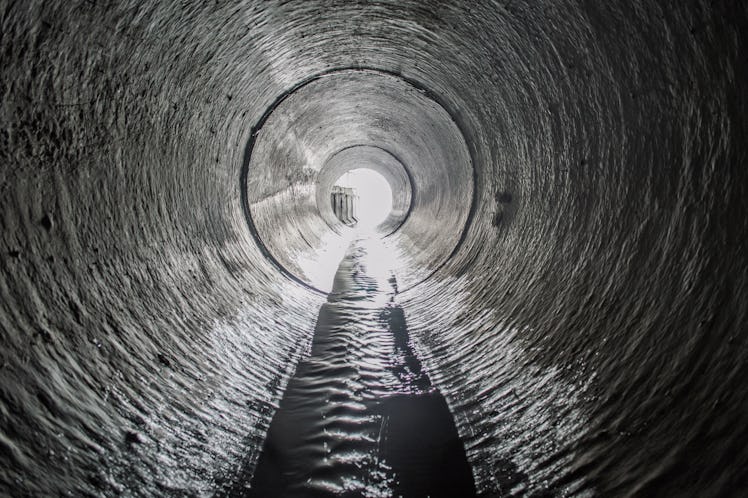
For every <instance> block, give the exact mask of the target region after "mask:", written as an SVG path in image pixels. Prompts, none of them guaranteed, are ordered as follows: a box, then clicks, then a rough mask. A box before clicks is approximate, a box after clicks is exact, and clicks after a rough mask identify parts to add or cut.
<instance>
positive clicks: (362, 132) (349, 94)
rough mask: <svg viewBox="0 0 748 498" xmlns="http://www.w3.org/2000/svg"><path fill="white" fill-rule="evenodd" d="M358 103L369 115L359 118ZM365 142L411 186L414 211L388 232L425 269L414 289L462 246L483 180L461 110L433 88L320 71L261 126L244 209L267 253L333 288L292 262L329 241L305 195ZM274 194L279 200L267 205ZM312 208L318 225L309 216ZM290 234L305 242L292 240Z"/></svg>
mask: <svg viewBox="0 0 748 498" xmlns="http://www.w3.org/2000/svg"><path fill="white" fill-rule="evenodd" d="M310 85H311V86H310ZM307 87H309V88H310V89H309V90H307ZM338 90H340V92H341V93H340V94H339V93H337V92H338ZM358 91H362V92H363V97H362V98H359V97H360V96H359V95H358V94H357V93H356V92H358ZM367 91H368V92H369V93H366V92H367ZM304 92H306V93H304ZM341 95H342V96H341ZM387 99H389V100H387ZM358 106H362V107H363V110H362V114H363V115H364V118H361V117H360V116H359V115H358V114H357V112H358V111H357V110H356V109H357V108H358ZM367 106H368V107H367ZM377 106H378V107H377ZM354 107H355V108H356V109H354ZM340 108H345V109H344V110H342V111H341V110H340ZM310 109H311V110H310ZM336 112H337V114H336ZM317 115H322V116H323V117H322V118H320V122H316V121H314V119H316V116H317ZM325 116H326V117H327V121H325V120H324V117H325ZM333 118H334V119H333ZM408 119H410V120H411V121H408ZM317 125H319V126H317ZM411 125H413V126H414V127H413V129H410V128H409V127H410V126H411ZM351 129H352V130H353V131H350V130H351ZM315 134H316V135H315ZM411 135H412V136H411ZM341 136H342V138H341ZM362 146H363V147H371V148H372V149H370V150H373V149H381V150H382V151H384V152H386V153H387V154H389V155H390V156H392V157H393V158H395V159H396V160H397V162H398V163H400V164H401V165H403V169H404V170H405V172H406V175H407V179H408V181H409V183H410V194H411V199H412V202H411V206H410V209H408V210H407V214H406V215H405V216H403V218H402V221H400V222H399V224H398V223H393V224H392V225H391V230H389V231H388V232H387V233H386V235H388V236H392V235H393V234H394V235H397V238H398V240H399V239H402V240H403V241H404V247H405V248H406V251H408V252H411V253H412V254H413V255H414V256H413V264H411V265H410V266H409V267H413V268H418V275H416V273H414V277H413V278H412V279H411V281H410V282H408V283H407V285H406V282H403V284H404V285H403V288H408V287H412V286H413V285H415V284H416V283H418V282H420V281H423V280H425V278H428V277H429V276H431V275H433V274H434V273H435V272H436V271H438V269H439V268H441V267H442V266H443V265H444V264H445V263H446V261H447V260H449V259H450V258H451V257H452V256H453V255H454V254H455V252H456V251H457V249H458V248H459V245H460V244H461V243H462V241H463V240H464V238H465V233H466V231H467V230H468V226H469V224H470V222H471V220H472V218H473V213H474V210H475V199H474V196H473V192H474V191H475V182H476V178H475V173H474V168H473V161H472V157H471V154H470V150H469V148H468V146H467V144H466V143H465V140H464V136H463V134H462V130H461V128H460V126H458V123H457V122H456V121H455V119H454V115H453V114H452V113H450V112H448V111H447V109H445V107H444V106H443V105H442V104H441V103H440V102H439V99H438V98H437V97H436V96H435V95H434V94H433V93H432V92H430V91H429V90H428V89H426V88H425V87H424V86H423V85H422V84H420V83H418V82H414V81H412V80H410V79H407V78H403V77H401V76H400V75H398V74H395V73H392V72H389V71H381V70H377V69H371V68H339V69H334V70H330V71H326V72H324V73H320V74H317V75H315V76H312V77H310V78H308V79H306V80H304V81H303V82H302V83H300V84H298V85H296V86H295V87H293V88H292V89H290V90H289V91H287V92H285V93H284V94H283V95H281V96H280V97H279V98H278V99H276V101H275V102H273V104H272V105H271V106H270V107H269V108H268V109H267V110H266V111H265V113H264V114H263V115H262V117H261V119H260V120H259V121H258V123H257V124H256V125H255V126H254V127H253V128H252V130H251V132H250V137H249V139H248V142H247V146H246V148H245V154H244V161H243V165H242V169H241V175H240V197H241V202H242V209H243V211H244V215H245V219H246V221H247V224H248V226H249V229H250V232H251V233H252V235H253V237H254V239H255V242H256V243H257V245H258V247H259V248H260V250H261V252H262V254H263V256H264V257H265V258H266V259H268V260H269V261H270V262H271V263H272V264H273V265H274V266H275V267H276V268H277V269H278V270H279V271H281V272H282V273H283V274H284V275H286V276H287V277H288V278H290V279H292V280H294V281H296V282H297V283H300V284H302V285H304V286H305V287H308V288H310V289H313V290H316V291H320V292H324V291H322V290H321V289H320V287H319V286H317V285H314V283H313V282H310V281H309V278H307V277H308V276H307V275H305V274H304V271H303V270H302V269H301V268H300V267H299V266H298V265H297V264H295V262H294V261H293V260H292V259H293V258H298V254H299V253H300V252H303V251H307V253H309V254H311V253H312V252H314V250H315V248H318V247H319V244H320V237H321V234H320V229H319V227H322V226H324V227H325V229H326V230H329V226H328V223H326V222H325V221H324V220H323V219H322V218H323V217H322V216H321V213H319V212H318V209H317V206H316V204H317V202H315V201H313V202H308V200H307V199H306V197H308V193H309V191H308V189H309V188H312V189H313V190H314V187H313V185H314V184H315V179H317V178H318V176H319V174H320V172H321V170H322V168H323V167H324V165H325V164H326V163H327V162H328V161H329V160H330V158H331V157H333V156H335V155H336V154H338V153H342V151H344V150H347V149H352V150H355V149H356V147H362ZM360 150H363V149H360ZM410 163H414V164H415V165H414V168H415V166H419V167H417V168H415V169H414V168H411V167H410V166H411V164H410ZM289 189H291V190H289ZM284 191H286V193H285V194H284V193H283V192H284ZM289 192H290V193H289ZM406 193H407V190H406ZM284 195H285V197H284ZM396 195H397V194H396ZM274 196H275V198H274V199H271V198H272V197H274ZM312 197H313V196H312ZM301 198H304V199H302V200H301V201H300V200H299V199H301ZM268 199H269V200H270V201H272V202H265V201H267V200H268ZM305 203H306V204H305ZM312 206H313V209H310V208H311V207H312ZM283 209H286V211H283ZM268 210H270V211H268ZM310 213H311V214H310ZM312 214H313V215H314V217H316V218H317V219H318V221H314V220H311V219H310V216H311V215H312ZM258 216H259V217H258ZM435 226H439V227H440V228H441V231H439V232H437V231H436V230H435V229H434V227H435ZM310 227H313V228H310ZM398 227H400V230H399V231H398ZM284 230H285V235H284V233H281V232H283V231H284ZM284 236H285V237H286V238H285V239H284ZM289 237H290V238H294V239H296V240H291V241H290V242H289ZM274 239H276V240H274ZM310 250H311V251H310ZM289 255H290V256H289ZM305 257H306V256H305ZM307 259H308V258H307ZM305 261H306V260H305ZM306 262H307V263H308V261H306ZM424 275H425V276H424ZM406 279H407V277H406Z"/></svg>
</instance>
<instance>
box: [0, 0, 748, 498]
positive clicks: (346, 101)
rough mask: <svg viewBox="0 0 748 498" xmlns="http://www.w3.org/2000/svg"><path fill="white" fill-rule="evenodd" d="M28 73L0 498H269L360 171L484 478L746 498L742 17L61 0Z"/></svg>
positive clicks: (1, 21) (453, 6)
mask: <svg viewBox="0 0 748 498" xmlns="http://www.w3.org/2000/svg"><path fill="white" fill-rule="evenodd" d="M0 59H1V60H2V67H3V68H4V70H3V72H2V74H0V95H2V99H0V109H1V111H0V112H1V113H2V114H1V115H2V120H1V121H0V144H2V146H1V147H0V154H1V155H2V158H1V162H0V168H2V176H1V177H0V224H1V225H0V226H1V227H2V232H1V233H2V235H1V236H0V262H1V264H2V266H1V267H0V331H1V332H2V333H1V335H0V337H1V339H0V341H1V345H0V351H1V352H2V357H1V358H0V468H1V469H2V470H1V471H0V494H3V495H10V496H50V495H69V494H72V495H81V496H101V495H104V496H117V495H122V494H124V495H132V496H164V495H173V496H184V495H195V496H197V495H200V496H202V495H216V496H233V495H236V494H239V495H241V494H243V493H244V491H243V490H245V488H246V486H248V485H249V484H250V480H251V477H252V475H253V474H254V471H255V469H256V467H257V465H258V462H259V461H260V459H261V454H262V448H263V444H264V442H265V441H266V438H267V436H268V433H269V431H270V429H271V421H273V419H274V416H276V414H278V413H280V410H279V406H282V405H283V401H282V399H283V397H284V393H286V392H287V391H286V389H287V387H288V386H292V385H293V382H292V379H293V378H294V375H295V372H297V367H299V368H301V366H303V365H304V362H305V361H307V360H308V359H309V358H310V354H311V353H312V352H313V351H314V347H315V346H314V344H315V342H314V341H315V337H317V335H318V334H316V333H315V326H316V324H318V322H319V319H320V316H321V310H323V309H325V308H324V307H325V306H327V305H329V304H330V303H329V300H330V299H333V298H336V293H335V292H333V289H334V288H335V285H336V274H337V273H336V272H337V271H338V269H339V267H340V268H343V267H344V265H345V264H348V263H346V261H349V262H350V258H349V257H348V256H347V254H348V253H347V251H349V248H350V247H355V245H353V246H352V245H351V244H355V243H356V242H355V241H357V240H359V239H360V237H361V233H360V231H357V230H356V227H355V226H349V224H346V223H344V222H343V221H342V220H341V219H340V218H339V217H338V216H336V214H335V212H334V209H333V206H332V203H331V197H330V196H331V193H332V191H333V188H334V186H335V185H336V183H337V182H338V180H339V179H340V178H341V176H344V175H345V174H346V173H347V172H350V171H352V170H354V169H356V168H367V169H369V170H372V171H374V172H376V173H377V174H379V175H381V176H382V177H383V178H384V179H385V180H386V181H387V183H388V184H389V186H390V188H391V190H392V208H391V210H390V212H389V214H388V216H387V217H386V218H385V219H384V220H383V221H382V222H381V223H380V224H378V225H377V226H376V227H373V228H374V229H373V230H372V231H371V233H369V234H368V237H369V239H371V240H376V244H377V245H376V247H381V248H382V251H384V252H386V253H387V254H388V255H390V259H389V260H388V261H390V263H391V264H390V265H389V266H388V267H387V268H386V271H387V272H388V273H387V275H396V281H397V285H396V287H391V289H392V291H391V295H390V294H388V297H387V299H390V298H391V299H392V301H391V303H390V304H387V302H389V301H387V300H384V301H382V303H380V304H381V305H382V306H386V307H387V308H386V309H387V311H386V313H385V315H382V316H385V317H386V320H385V321H386V322H387V323H388V324H389V325H388V326H389V327H390V329H391V330H392V331H393V333H394V337H395V339H393V340H395V344H396V346H397V344H399V343H397V341H398V340H399V339H398V337H407V341H406V342H407V347H405V346H402V347H400V346H397V347H400V351H401V352H402V351H406V353H407V354H405V353H403V354H404V355H405V357H408V358H409V357H410V356H413V357H417V358H418V362H419V369H422V370H423V372H424V375H427V376H428V378H429V382H430V384H431V385H433V387H434V389H435V390H438V392H439V393H441V395H443V400H444V407H446V408H445V409H448V412H449V414H450V415H451V417H452V418H453V423H454V430H455V431H456V434H457V435H458V436H459V441H460V442H461V446H460V450H461V451H463V452H464V457H465V459H466V462H467V464H468V467H469V468H468V467H466V468H468V470H469V473H470V478H471V479H472V483H473V484H471V485H473V486H474V491H475V493H476V494H477V495H478V496H485V497H494V496H546V495H551V496H598V495H600V496H619V495H620V496H631V495H637V496H657V495H659V496H673V495H685V496H738V495H739V494H740V490H744V489H745V488H746V487H748V472H747V471H746V470H745V469H746V468H748V444H746V442H748V423H747V422H748V410H747V407H748V384H747V382H746V379H748V366H747V365H748V362H747V361H746V359H747V356H748V336H747V335H746V331H747V330H748V257H747V256H746V255H747V254H748V250H746V241H748V216H746V214H748V200H747V198H748V169H746V168H745V165H746V164H748V140H746V137H748V127H747V126H746V116H748V91H747V88H746V87H747V84H746V81H748V4H746V3H745V2H740V1H726V2H708V1H706V0H695V1H691V2H687V3H686V2H676V1H669V0H668V1H663V2H657V3H653V2H647V1H644V0H640V1H639V0H636V1H627V2H617V1H614V2H603V3H596V2H588V1H580V0H560V1H557V2H531V1H523V0H514V1H506V2H489V1H478V2H467V1H466V2H461V1H452V2H419V1H415V0H414V1H410V0H399V1H389V0H377V1H373V2H359V1H354V2H347V1H329V2H328V1H317V0H305V1H303V2H302V1H299V2H294V1H291V2H286V1H280V0H278V1H267V2H253V1H223V0H222V1H216V2H211V3H205V2H191V1H185V2H178V3H177V2H153V3H144V2H137V1H134V0H131V1H128V0H125V1H122V2H93V1H80V2H78V1H73V2H62V1H46V2H41V1H37V0H32V1H28V2H6V3H0ZM362 257H363V256H362ZM356 264H358V263H356ZM351 265H352V266H351ZM349 266H351V267H353V266H355V265H354V264H353V263H350V265H349ZM370 266H371V267H372V268H373V267H374V266H376V264H375V263H371V262H370ZM351 271H352V270H351ZM360 278H363V277H360ZM382 278H383V279H384V280H381V282H380V283H381V285H382V286H383V288H386V286H387V285H389V284H387V282H388V281H387V278H388V277H387V276H386V275H384V276H383V277H382ZM338 282H339V279H338ZM367 282H368V281H367ZM367 285H368V284H367ZM388 292H390V291H388ZM377 296H378V295H377ZM372 299H374V298H372ZM376 299H379V297H376ZM398 313H401V314H402V320H400V319H399V318H398V320H400V321H397V320H396V321H395V322H393V321H392V316H394V315H393V314H398ZM377 316H379V315H377ZM397 316H398V317H399V316H400V315H397ZM377 319H379V318H377ZM401 322H402V323H407V335H404V334H405V333H404V332H403V330H404V329H402V327H401V326H400V325H398V324H400V323H401ZM393 323H394V324H395V325H393ZM398 327H400V328H398ZM398 334H400V335H398ZM419 371H420V370H419ZM439 406H441V405H439ZM396 440H397V438H394V439H393V441H395V442H397V441H396ZM393 444H395V443H393ZM372 489H373V488H372ZM375 491H376V490H374V491H372V493H374V492H375ZM380 491H381V490H380ZM381 492H382V493H384V494H383V495H385V496H386V491H381Z"/></svg>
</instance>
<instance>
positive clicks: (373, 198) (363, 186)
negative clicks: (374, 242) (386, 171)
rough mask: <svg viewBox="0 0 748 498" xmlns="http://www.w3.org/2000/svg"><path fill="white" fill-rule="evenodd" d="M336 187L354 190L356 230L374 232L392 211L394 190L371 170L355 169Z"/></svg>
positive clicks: (344, 176) (341, 177) (342, 176)
mask: <svg viewBox="0 0 748 498" xmlns="http://www.w3.org/2000/svg"><path fill="white" fill-rule="evenodd" d="M335 185H336V186H339V187H346V188H351V189H353V192H354V194H355V195H356V199H355V202H354V204H355V217H356V220H357V223H356V224H355V228H356V229H357V230H360V231H371V230H374V229H375V228H376V227H377V226H378V225H379V224H381V223H382V222H384V220H386V219H387V217H388V216H389V214H390V212H391V211H392V188H391V187H390V184H389V182H387V180H386V179H385V178H384V176H382V175H381V174H379V173H377V172H376V171H374V170H372V169H369V168H355V169H352V170H349V171H348V172H346V173H344V174H343V175H341V176H340V178H338V180H337V181H336V182H335Z"/></svg>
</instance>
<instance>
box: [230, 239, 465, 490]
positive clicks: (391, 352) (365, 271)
mask: <svg viewBox="0 0 748 498" xmlns="http://www.w3.org/2000/svg"><path fill="white" fill-rule="evenodd" d="M378 244H380V242H379V241H372V240H357V241H354V242H353V243H352V244H351V246H350V248H349V249H348V251H347V253H346V256H345V257H344V259H343V261H342V262H341V264H340V266H339V268H338V271H337V274H336V276H335V282H334V286H333V291H332V293H331V294H330V296H329V298H328V302H327V303H325V304H324V305H323V306H322V308H321V310H320V313H319V317H318V320H317V325H316V328H315V335H314V339H313V342H312V348H311V354H310V355H309V357H308V358H306V359H305V360H303V361H302V362H301V363H300V364H299V365H298V367H297V370H296V373H295V375H294V377H293V379H292V380H291V381H290V383H289V385H288V387H287V389H286V392H285V394H284V396H283V398H282V400H281V402H280V407H279V409H278V411H277V412H276V414H275V416H274V418H273V420H272V422H271V425H270V429H269V432H268V436H267V439H266V441H265V444H264V446H263V450H262V453H261V455H260V459H259V462H258V465H257V467H256V469H255V472H254V476H253V477H252V479H251V482H250V483H247V482H246V480H245V481H244V482H241V478H240V481H238V482H237V483H236V486H235V487H234V489H233V490H232V492H231V493H230V495H231V496H247V497H257V498H259V497H268V496H277V497H286V496H288V497H297V496H298V497H310V496H367V497H368V496H372V497H375V496H403V497H410V496H432V497H436V496H450V497H454V496H461V497H469V496H474V495H475V488H474V484H473V477H472V473H471V469H470V467H469V465H468V463H467V460H466V457H465V451H464V448H463V445H462V442H461V441H460V440H459V437H458V435H457V431H456V429H455V424H454V419H453V417H452V414H451V413H450V411H449V409H448V407H447V404H446V402H445V401H444V398H443V396H442V395H441V393H440V392H439V391H438V390H437V389H436V388H435V387H434V386H433V385H432V384H431V381H430V380H429V377H428V375H427V374H426V372H425V371H424V370H423V368H422V366H421V363H420V361H419V360H418V358H417V356H416V355H415V353H414V351H413V349H412V347H411V344H410V339H409V336H408V329H407V326H406V322H405V316H404V312H403V309H402V308H401V307H400V306H398V305H397V304H396V302H395V295H396V293H397V280H396V277H395V275H393V274H392V273H391V272H387V271H386V270H384V271H383V267H382V261H383V256H382V251H381V246H378ZM385 259H386V258H385ZM374 267H377V268H376V269H375V268H374ZM248 484H249V486H247V485H248Z"/></svg>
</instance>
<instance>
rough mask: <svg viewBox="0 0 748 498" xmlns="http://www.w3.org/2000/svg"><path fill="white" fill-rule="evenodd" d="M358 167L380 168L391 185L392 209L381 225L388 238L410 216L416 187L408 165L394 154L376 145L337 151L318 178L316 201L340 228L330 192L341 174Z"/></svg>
mask: <svg viewBox="0 0 748 498" xmlns="http://www.w3.org/2000/svg"><path fill="white" fill-rule="evenodd" d="M357 168H367V169H371V170H373V171H376V172H377V173H379V174H381V175H382V176H383V177H384V178H385V179H386V180H387V182H388V183H389V184H390V188H391V189H392V211H391V212H390V215H389V216H388V217H387V219H385V220H384V221H383V222H382V223H381V224H380V225H379V227H377V231H378V232H379V233H380V236H381V237H382V238H384V237H388V236H390V235H392V234H393V233H394V232H396V231H397V230H398V229H399V228H400V227H401V226H402V225H403V223H405V221H406V220H407V219H408V216H409V215H410V211H411V209H412V207H413V202H412V201H413V197H414V195H415V193H414V189H415V187H414V185H413V182H412V181H411V178H412V176H411V173H410V171H409V170H408V168H407V167H406V166H405V165H404V164H403V163H402V162H401V161H400V160H399V159H398V158H397V157H396V156H395V155H394V154H392V153H391V152H389V151H388V150H386V149H384V148H382V147H379V146H376V145H363V144H362V145H352V146H350V147H347V148H345V149H342V150H340V151H339V152H336V153H335V154H333V155H332V157H330V158H329V159H328V160H327V161H326V162H325V164H324V165H323V166H322V168H321V169H320V172H319V175H318V177H317V188H316V201H317V209H318V210H319V213H320V216H322V219H324V220H325V222H326V223H327V225H328V226H329V227H330V228H331V229H332V230H334V231H336V232H339V231H340V229H341V228H342V226H343V224H342V223H341V222H340V221H339V220H338V218H337V217H336V216H335V214H334V213H333V211H332V208H331V206H330V203H329V197H330V191H331V189H332V186H333V185H334V184H335V181H336V180H337V179H338V178H339V177H340V176H341V175H343V174H345V173H346V172H347V171H350V170H353V169H357Z"/></svg>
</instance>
